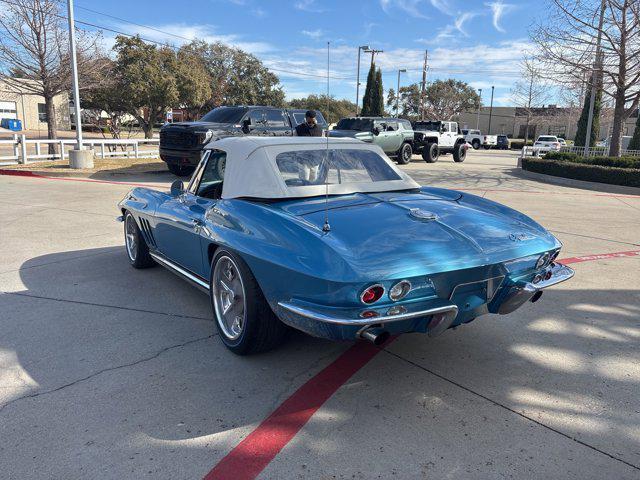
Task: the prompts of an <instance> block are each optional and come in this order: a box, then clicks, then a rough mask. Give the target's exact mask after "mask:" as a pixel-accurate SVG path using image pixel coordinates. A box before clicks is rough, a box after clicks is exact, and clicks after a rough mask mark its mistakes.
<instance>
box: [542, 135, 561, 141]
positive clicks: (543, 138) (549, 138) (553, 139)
mask: <svg viewBox="0 0 640 480" xmlns="http://www.w3.org/2000/svg"><path fill="white" fill-rule="evenodd" d="M557 141H558V138H557V137H545V136H542V137H538V142H557Z"/></svg>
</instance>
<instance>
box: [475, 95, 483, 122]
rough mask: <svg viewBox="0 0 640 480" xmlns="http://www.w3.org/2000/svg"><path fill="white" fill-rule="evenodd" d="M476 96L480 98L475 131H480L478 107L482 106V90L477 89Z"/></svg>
mask: <svg viewBox="0 0 640 480" xmlns="http://www.w3.org/2000/svg"><path fill="white" fill-rule="evenodd" d="M478 96H479V97H480V103H478V116H477V118H476V130H480V106H481V105H482V89H481V88H479V89H478Z"/></svg>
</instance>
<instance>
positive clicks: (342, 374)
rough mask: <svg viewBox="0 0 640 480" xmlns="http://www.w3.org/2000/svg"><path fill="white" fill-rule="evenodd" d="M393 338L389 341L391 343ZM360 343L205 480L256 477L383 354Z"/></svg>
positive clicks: (292, 398)
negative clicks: (367, 366) (343, 387)
mask: <svg viewBox="0 0 640 480" xmlns="http://www.w3.org/2000/svg"><path fill="white" fill-rule="evenodd" d="M391 341H393V339H390V340H389V341H387V343H386V344H387V345H388V344H389V343H390V342H391ZM380 351H381V350H380V348H379V347H376V346H374V345H372V344H370V343H365V342H358V343H356V344H355V345H353V346H352V347H350V348H349V349H348V350H347V351H345V352H344V353H342V354H341V355H340V356H339V357H338V358H337V359H336V360H334V361H333V362H332V363H331V364H330V365H328V366H327V367H325V368H324V369H323V370H322V371H321V372H320V373H318V374H317V375H315V376H314V377H313V378H311V379H310V380H309V381H307V382H306V383H305V384H304V385H302V386H301V387H300V388H298V390H296V392H295V393H294V394H293V395H291V396H290V397H289V398H287V399H286V400H285V401H284V402H283V403H282V404H280V406H279V407H278V408H277V409H276V410H275V411H274V412H273V413H272V414H271V415H269V416H268V417H267V418H266V419H265V420H264V421H262V423H261V424H260V425H259V426H258V427H257V428H256V429H255V430H253V431H252V432H251V433H250V434H249V435H247V436H246V437H245V438H244V440H242V441H241V442H240V443H239V444H238V445H236V447H235V448H234V449H233V450H231V452H229V453H228V454H227V455H226V456H225V457H224V458H223V459H222V460H221V461H220V462H219V463H218V464H217V465H216V466H215V467H213V469H212V470H211V471H210V472H209V473H208V474H207V475H206V476H205V477H204V479H205V480H221V479H230V478H233V479H234V480H250V479H254V478H256V477H257V476H258V475H259V474H260V472H262V471H263V470H264V469H265V468H266V466H267V465H269V463H270V462H271V460H273V459H274V458H275V456H276V455H277V454H278V453H279V452H280V451H281V450H282V449H283V448H284V447H285V445H287V444H288V443H289V442H290V441H291V439H292V438H293V437H294V436H295V435H296V434H297V433H298V432H299V431H300V429H301V428H302V427H303V426H304V425H305V424H306V423H307V422H308V421H309V419H310V418H311V417H312V416H313V414H314V413H315V412H316V411H318V409H319V408H320V407H322V405H323V404H324V403H325V402H326V401H327V400H328V399H329V398H330V397H331V396H332V395H333V394H334V393H335V392H336V390H338V389H339V388H340V387H341V386H342V385H344V383H345V382H347V381H348V380H349V379H350V378H351V377H352V376H353V375H354V374H355V373H356V372H357V371H358V370H360V369H361V368H362V367H364V366H365V365H366V364H367V363H368V362H369V361H370V360H371V359H372V358H373V357H375V356H376V355H377V354H378V353H380Z"/></svg>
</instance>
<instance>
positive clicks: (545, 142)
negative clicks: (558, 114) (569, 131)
mask: <svg viewBox="0 0 640 480" xmlns="http://www.w3.org/2000/svg"><path fill="white" fill-rule="evenodd" d="M533 149H534V150H535V151H537V152H538V153H547V152H551V151H555V152H557V151H558V150H560V142H559V141H558V137H556V136H554V135H540V136H539V137H538V139H537V140H536V141H535V142H534V143H533Z"/></svg>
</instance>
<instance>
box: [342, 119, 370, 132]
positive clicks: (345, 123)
mask: <svg viewBox="0 0 640 480" xmlns="http://www.w3.org/2000/svg"><path fill="white" fill-rule="evenodd" d="M372 128H373V120H371V119H370V118H343V119H342V120H340V121H339V122H338V125H336V130H357V131H358V132H370V131H371V129H372Z"/></svg>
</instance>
